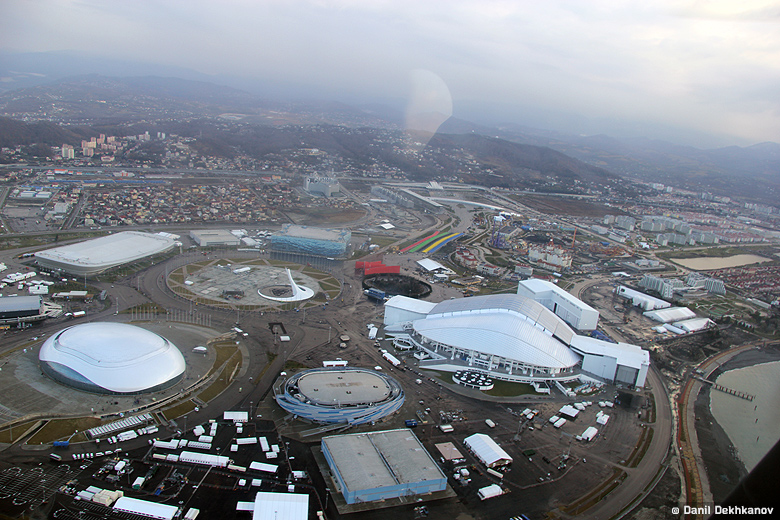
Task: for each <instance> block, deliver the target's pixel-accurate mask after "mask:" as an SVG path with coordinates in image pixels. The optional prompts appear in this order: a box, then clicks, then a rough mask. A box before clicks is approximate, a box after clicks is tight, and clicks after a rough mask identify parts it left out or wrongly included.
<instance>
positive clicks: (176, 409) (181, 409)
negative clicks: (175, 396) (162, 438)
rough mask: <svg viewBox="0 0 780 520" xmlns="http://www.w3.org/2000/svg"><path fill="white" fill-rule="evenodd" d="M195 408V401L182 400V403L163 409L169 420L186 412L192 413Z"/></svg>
mask: <svg viewBox="0 0 780 520" xmlns="http://www.w3.org/2000/svg"><path fill="white" fill-rule="evenodd" d="M194 409H195V403H193V402H192V401H189V400H187V401H182V402H181V403H179V404H177V405H175V406H171V407H170V408H168V409H166V410H163V412H162V413H163V415H164V416H165V418H166V419H168V420H169V421H170V420H171V419H176V418H177V417H181V416H182V415H184V414H187V413H190V412H191V411H193V410H194Z"/></svg>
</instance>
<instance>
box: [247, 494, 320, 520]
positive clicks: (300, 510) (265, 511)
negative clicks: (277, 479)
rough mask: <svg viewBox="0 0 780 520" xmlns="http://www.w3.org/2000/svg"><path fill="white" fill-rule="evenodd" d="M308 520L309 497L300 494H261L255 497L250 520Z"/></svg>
mask: <svg viewBox="0 0 780 520" xmlns="http://www.w3.org/2000/svg"><path fill="white" fill-rule="evenodd" d="M270 518H273V519H274V520H308V518H309V495H304V494H302V493H263V492H260V493H258V494H257V495H255V512H254V514H253V515H252V520H267V519H270Z"/></svg>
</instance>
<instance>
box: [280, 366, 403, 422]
mask: <svg viewBox="0 0 780 520" xmlns="http://www.w3.org/2000/svg"><path fill="white" fill-rule="evenodd" d="M274 397H275V399H276V402H277V403H278V404H279V406H281V407H282V408H284V409H285V410H286V411H288V412H289V413H291V414H294V415H296V416H298V417H299V418H301V419H305V420H308V421H312V422H316V423H330V424H333V423H345V424H367V423H371V422H376V421H379V420H380V419H382V418H384V417H387V416H388V415H391V414H393V413H395V412H396V411H398V410H399V409H400V408H401V406H402V405H403V404H404V391H403V388H401V385H400V383H398V381H396V380H395V379H393V378H392V377H390V376H388V375H386V374H383V373H381V372H376V371H373V370H366V369H362V368H347V367H338V368H314V369H311V370H305V371H303V372H298V373H297V374H293V375H292V376H290V377H288V378H287V379H283V380H280V381H279V382H278V383H277V384H276V385H274Z"/></svg>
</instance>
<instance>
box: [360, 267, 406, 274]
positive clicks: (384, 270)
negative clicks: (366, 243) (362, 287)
mask: <svg viewBox="0 0 780 520" xmlns="http://www.w3.org/2000/svg"><path fill="white" fill-rule="evenodd" d="M364 272H365V274H366V276H368V275H369V274H401V266H400V265H381V266H377V267H370V268H368V269H366V270H365V271H364Z"/></svg>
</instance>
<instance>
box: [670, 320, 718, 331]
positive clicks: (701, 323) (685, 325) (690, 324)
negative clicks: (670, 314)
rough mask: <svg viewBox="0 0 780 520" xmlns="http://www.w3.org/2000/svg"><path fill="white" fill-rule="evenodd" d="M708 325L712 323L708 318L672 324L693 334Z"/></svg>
mask: <svg viewBox="0 0 780 520" xmlns="http://www.w3.org/2000/svg"><path fill="white" fill-rule="evenodd" d="M710 323H712V321H711V320H710V319H709V318H692V319H690V320H683V321H677V322H675V323H674V326H675V327H679V328H681V329H683V330H686V331H688V332H694V331H697V330H701V329H706V328H707V327H708V326H709V325H710Z"/></svg>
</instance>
